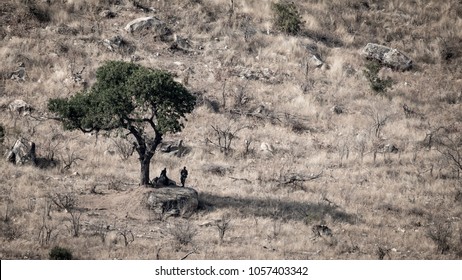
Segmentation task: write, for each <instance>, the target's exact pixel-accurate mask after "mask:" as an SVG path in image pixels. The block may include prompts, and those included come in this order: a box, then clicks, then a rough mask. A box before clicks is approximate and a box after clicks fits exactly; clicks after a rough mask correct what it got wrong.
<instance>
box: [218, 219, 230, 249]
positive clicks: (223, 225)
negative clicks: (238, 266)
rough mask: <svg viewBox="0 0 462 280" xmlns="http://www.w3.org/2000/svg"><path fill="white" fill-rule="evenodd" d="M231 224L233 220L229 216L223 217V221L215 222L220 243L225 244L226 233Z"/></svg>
mask: <svg viewBox="0 0 462 280" xmlns="http://www.w3.org/2000/svg"><path fill="white" fill-rule="evenodd" d="M230 222H231V218H230V217H229V215H223V216H222V217H221V219H219V220H218V221H216V222H215V226H216V227H217V229H218V237H219V238H220V242H223V238H224V237H225V233H226V231H227V230H228V229H229V227H230Z"/></svg>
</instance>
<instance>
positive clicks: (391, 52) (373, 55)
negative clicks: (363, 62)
mask: <svg viewBox="0 0 462 280" xmlns="http://www.w3.org/2000/svg"><path fill="white" fill-rule="evenodd" d="M361 55H362V56H364V57H365V58H367V59H374V60H377V61H378V62H380V63H382V64H384V65H386V66H388V67H390V68H392V69H395V70H401V71H405V70H409V69H411V68H412V60H411V59H410V58H409V57H407V56H406V55H405V54H403V53H402V52H400V51H398V50H397V49H393V48H389V47H386V46H382V45H378V44H373V43H368V44H367V45H366V46H365V47H364V49H363V50H362V51H361Z"/></svg>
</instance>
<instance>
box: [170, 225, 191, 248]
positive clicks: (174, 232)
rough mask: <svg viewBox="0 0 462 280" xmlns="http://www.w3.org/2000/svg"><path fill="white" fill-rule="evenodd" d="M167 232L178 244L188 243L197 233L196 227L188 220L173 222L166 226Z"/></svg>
mask: <svg viewBox="0 0 462 280" xmlns="http://www.w3.org/2000/svg"><path fill="white" fill-rule="evenodd" d="M168 234H169V235H170V236H171V237H172V238H173V240H174V241H175V242H176V243H177V245H178V246H180V247H181V246H186V245H188V244H190V243H191V242H192V241H193V239H194V237H195V236H196V235H197V228H196V227H195V226H194V225H192V224H191V223H190V222H189V221H185V222H175V223H174V224H173V225H171V226H170V227H169V228H168Z"/></svg>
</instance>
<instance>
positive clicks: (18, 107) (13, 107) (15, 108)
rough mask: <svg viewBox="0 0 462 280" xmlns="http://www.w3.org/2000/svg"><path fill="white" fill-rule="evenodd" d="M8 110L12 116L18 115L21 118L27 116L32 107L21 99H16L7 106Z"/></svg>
mask: <svg viewBox="0 0 462 280" xmlns="http://www.w3.org/2000/svg"><path fill="white" fill-rule="evenodd" d="M8 109H9V110H10V112H11V113H12V114H18V115H22V116H26V115H29V114H30V113H31V111H32V106H30V105H29V104H27V103H26V102H25V101H24V100H22V99H16V100H14V101H13V102H11V103H10V104H9V105H8Z"/></svg>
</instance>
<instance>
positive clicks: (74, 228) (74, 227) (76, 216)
mask: <svg viewBox="0 0 462 280" xmlns="http://www.w3.org/2000/svg"><path fill="white" fill-rule="evenodd" d="M68 213H69V221H70V222H71V233H72V236H74V237H79V235H80V217H81V216H82V212H81V211H80V210H79V209H72V210H71V211H69V212H68Z"/></svg>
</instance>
